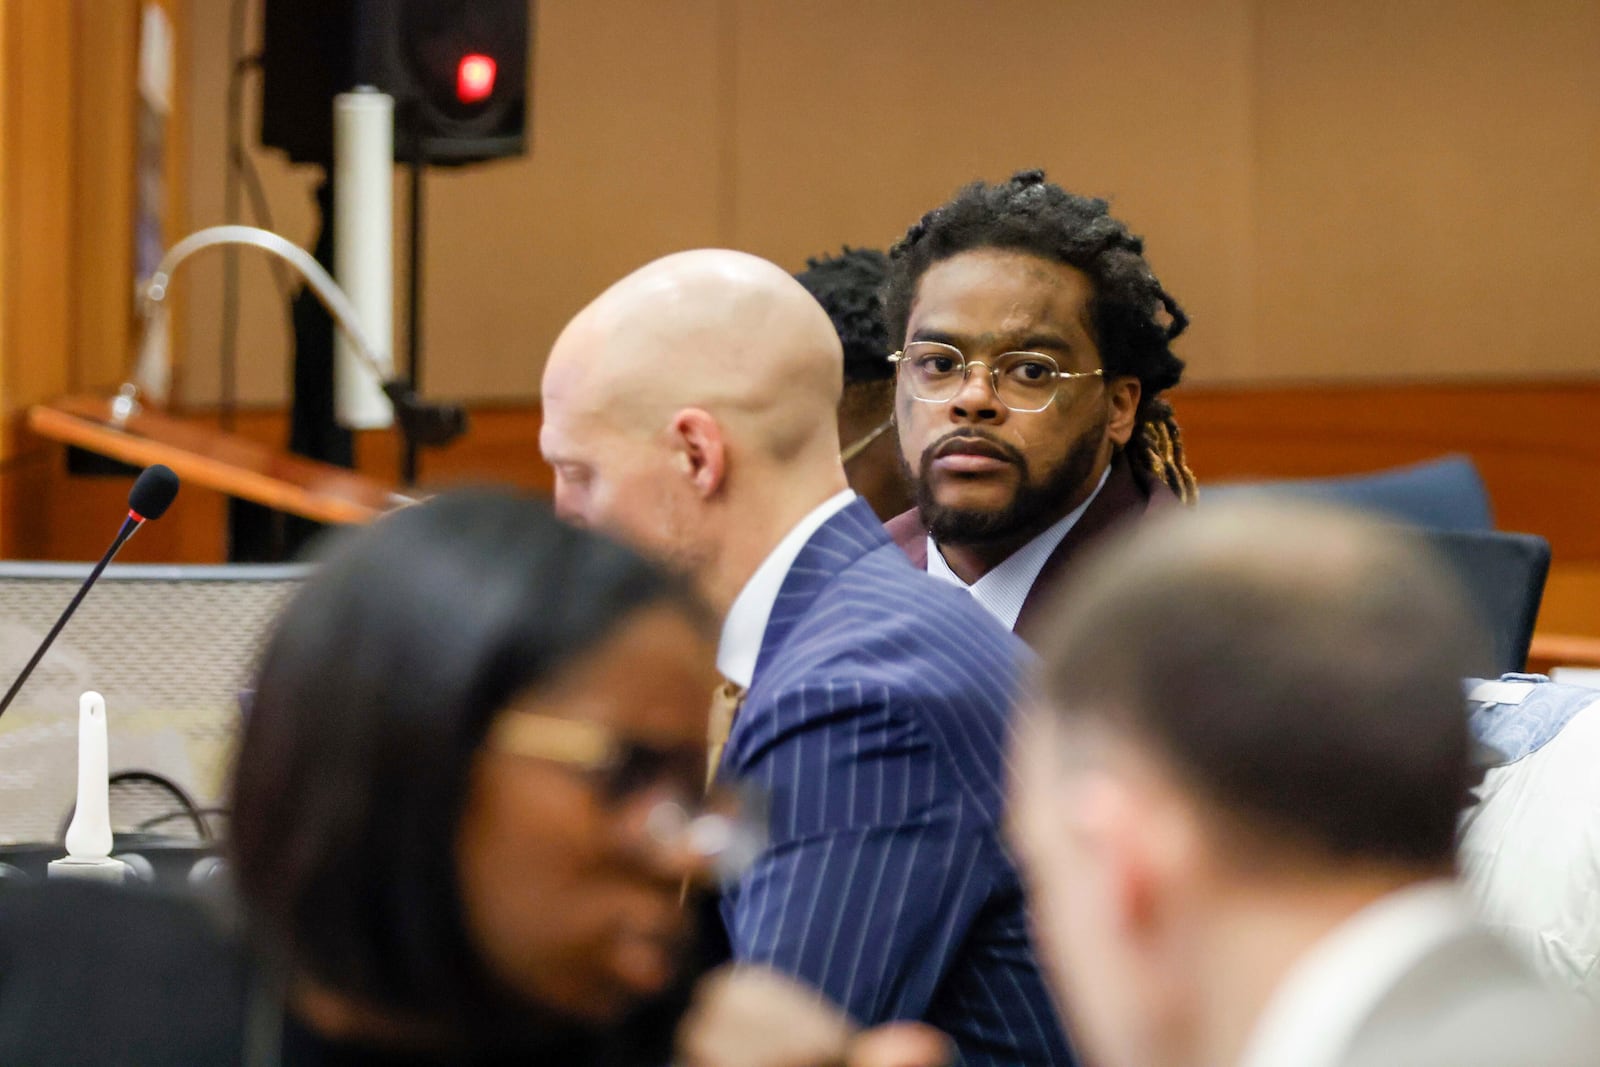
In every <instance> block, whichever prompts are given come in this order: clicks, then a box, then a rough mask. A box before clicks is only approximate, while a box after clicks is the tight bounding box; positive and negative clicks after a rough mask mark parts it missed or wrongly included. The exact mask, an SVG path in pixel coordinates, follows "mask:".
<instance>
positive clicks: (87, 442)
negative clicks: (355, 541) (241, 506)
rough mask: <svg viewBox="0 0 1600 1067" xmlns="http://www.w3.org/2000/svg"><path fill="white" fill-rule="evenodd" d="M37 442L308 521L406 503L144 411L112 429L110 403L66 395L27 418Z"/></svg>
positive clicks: (372, 484)
mask: <svg viewBox="0 0 1600 1067" xmlns="http://www.w3.org/2000/svg"><path fill="white" fill-rule="evenodd" d="M28 427H29V429H31V430H32V431H33V432H34V433H36V434H38V435H39V436H40V437H45V438H48V439H50V440H52V441H60V442H63V443H65V444H69V445H76V446H77V447H79V448H82V449H85V450H87V451H89V452H93V453H96V454H97V455H102V456H109V457H110V458H112V459H115V460H118V461H120V462H122V463H128V464H132V465H134V466H138V467H147V466H149V465H150V464H152V463H165V464H166V465H167V466H169V467H171V468H172V470H173V472H174V473H175V474H177V476H178V477H179V478H180V479H181V480H182V481H184V482H187V483H190V484H193V485H198V486H204V487H206V488H208V489H215V490H218V491H219V492H223V493H226V494H228V495H229V496H235V497H239V498H240V499H242V500H251V501H254V502H256V503H258V504H263V505H265V506H267V507H270V508H276V509H278V510H279V511H286V512H289V513H290V514H293V515H300V516H303V517H305V518H307V519H312V520H314V521H316V522H325V523H362V522H369V521H371V520H372V519H374V518H376V517H377V516H379V515H381V514H383V513H384V512H386V511H389V510H391V509H393V508H396V507H400V506H402V505H404V504H410V503H414V502H415V501H414V499H413V498H411V497H408V496H405V495H403V494H401V493H397V492H395V491H394V490H392V489H391V488H390V487H388V486H386V485H383V484H381V483H379V482H376V481H374V480H373V479H371V478H367V477H364V476H362V475H360V474H356V473H355V472H353V471H349V470H346V469H344V468H343V467H335V466H333V465H332V464H329V463H319V462H317V461H316V460H310V459H306V458H304V457H303V456H296V455H293V454H292V453H289V452H282V451H278V450H277V449H273V448H269V447H268V446H266V445H263V444H260V443H258V442H256V441H251V440H248V439H247V438H243V437H239V436H237V435H235V434H230V433H224V432H222V431H220V430H213V429H209V428H207V427H204V426H196V425H193V424H191V423H187V422H183V421H181V420H179V419H175V418H172V417H171V416H169V415H165V414H163V413H161V412H159V411H152V410H149V409H146V410H144V411H141V412H140V413H139V414H137V415H133V416H130V417H129V418H128V420H127V422H126V423H125V424H124V425H121V426H118V425H117V424H116V423H115V422H113V421H112V418H111V400H110V398H108V397H100V396H69V397H64V398H62V399H60V400H55V401H52V402H50V403H48V404H39V405H35V406H34V407H33V408H30V409H29V411H28Z"/></svg>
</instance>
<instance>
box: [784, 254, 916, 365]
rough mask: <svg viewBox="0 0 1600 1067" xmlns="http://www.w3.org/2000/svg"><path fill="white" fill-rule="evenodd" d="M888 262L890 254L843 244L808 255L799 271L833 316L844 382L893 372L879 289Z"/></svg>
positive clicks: (831, 316) (798, 279) (801, 282)
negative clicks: (837, 248)
mask: <svg viewBox="0 0 1600 1067" xmlns="http://www.w3.org/2000/svg"><path fill="white" fill-rule="evenodd" d="M888 267H889V258H888V257H887V256H885V255H884V254H883V253H882V252H880V251H878V250H877V249H875V248H851V247H850V246H849V245H845V246H844V251H842V252H840V253H839V254H838V255H837V256H819V257H814V258H811V259H807V260H806V269H805V270H803V271H801V272H800V273H799V274H796V275H795V280H796V281H798V282H799V283H800V284H801V285H803V286H805V287H806V291H807V292H809V293H810V294H811V295H812V296H814V297H816V300H817V303H819V304H821V305H822V309H823V310H824V311H826V312H827V313H828V318H830V319H832V320H833V328H834V331H835V332H837V333H838V335H839V343H840V344H842V345H843V346H844V381H845V384H846V385H854V384H855V383H857V382H881V381H887V380H888V379H890V378H892V377H894V364H893V363H890V362H889V330H888V327H887V326H886V325H885V324H884V320H883V300H882V295H881V292H880V290H881V289H882V287H883V280H884V276H885V274H886V272H887V271H888Z"/></svg>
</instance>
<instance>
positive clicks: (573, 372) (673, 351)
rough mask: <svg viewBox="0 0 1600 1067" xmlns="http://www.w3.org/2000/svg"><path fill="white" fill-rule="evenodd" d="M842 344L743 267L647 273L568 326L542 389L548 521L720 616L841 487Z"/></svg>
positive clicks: (679, 266) (765, 266)
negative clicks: (623, 553) (622, 543)
mask: <svg viewBox="0 0 1600 1067" xmlns="http://www.w3.org/2000/svg"><path fill="white" fill-rule="evenodd" d="M840 364H841V361H840V356H839V339H838V337H837V336H836V335H835V333H834V330H833V326H832V324H831V323H830V322H829V321H828V317H827V315H825V314H824V313H823V311H822V309H821V307H819V306H818V304H817V302H816V301H815V300H813V299H812V298H811V296H810V295H809V294H808V293H807V292H806V291H805V289H804V288H802V287H801V286H800V284H799V283H798V282H796V281H795V280H794V279H793V278H792V277H790V276H789V275H788V274H787V273H785V272H784V271H783V270H782V269H781V268H779V267H777V266H775V265H773V264H771V263H768V262H767V261H766V260H763V259H759V258H757V257H755V256H751V255H746V254H744V253H742V252H729V251H721V250H714V249H705V250H700V251H694V252H681V253H678V254H676V255H671V256H667V257H666V258H664V259H660V260H657V261H655V262H654V263H651V264H649V265H647V266H645V267H643V268H641V269H639V270H638V271H635V272H634V273H633V274H630V275H629V276H628V277H626V278H624V279H623V280H622V281H620V282H618V283H617V284H615V285H613V286H612V287H611V288H610V289H608V290H606V292H604V293H603V294H601V295H600V297H599V298H597V299H596V300H595V301H594V302H593V303H592V304H590V305H589V306H588V307H587V308H585V309H584V310H583V311H582V312H580V313H579V314H578V316H577V317H576V318H574V319H573V320H572V322H571V323H569V324H568V325H567V327H566V329H565V330H563V331H562V334H561V336H560V337H559V338H558V339H557V340H556V343H555V347H554V348H553V349H552V350H551V353H550V361H549V363H548V364H547V365H546V368H545V374H544V393H543V402H544V415H545V423H544V428H543V431H542V433H541V434H540V441H539V443H540V449H541V451H542V452H543V453H544V457H545V459H546V460H547V461H548V462H549V463H550V465H551V466H552V467H553V468H554V469H555V478H556V484H555V499H556V509H557V511H558V512H559V513H560V514H561V515H562V516H563V517H565V518H568V519H570V520H572V521H575V522H579V523H581V524H584V525H592V526H597V527H600V528H604V529H608V530H611V531H613V532H614V533H616V534H617V535H618V536H620V537H623V538H624V539H626V540H628V541H630V542H632V543H634V544H635V545H637V546H639V547H640V548H643V549H644V550H646V551H648V552H651V553H653V554H655V555H657V556H659V557H662V558H665V559H668V560H670V561H672V562H674V563H676V564H677V565H679V566H680V567H682V568H683V569H685V570H686V571H687V572H688V573H689V574H691V575H692V576H694V578H695V579H696V581H697V583H698V584H699V586H700V588H701V591H702V592H703V593H704V594H705V595H706V597H707V598H708V600H710V602H711V603H712V605H713V607H716V608H717V609H719V610H726V608H727V606H728V604H729V603H731V601H732V600H733V597H734V596H735V595H736V594H737V592H738V590H739V588H740V587H742V585H743V584H744V581H745V580H746V579H747V578H748V577H749V574H750V573H752V572H753V571H754V570H755V568H756V566H757V565H758V564H759V563H760V561H761V560H762V559H763V558H765V556H766V554H767V553H768V552H769V551H770V550H771V549H772V547H773V546H774V545H775V544H776V543H777V542H778V541H779V540H780V539H781V538H782V536H783V534H785V533H786V532H788V530H789V529H790V528H791V527H792V526H793V525H794V523H796V522H798V521H799V520H800V519H801V518H802V517H804V515H805V514H806V513H807V512H808V511H810V510H811V509H812V508H813V507H815V506H816V505H817V504H819V503H821V502H822V501H823V500H825V499H827V497H828V496H830V495H832V494H833V493H835V492H837V491H839V490H842V489H843V488H844V487H845V484H846V483H845V477H844V471H843V468H842V467H841V466H840V463H839V434H838V427H837V423H836V422H835V417H834V416H835V411H836V409H837V407H838V404H839V394H840V389H841V384H840V380H841V370H840Z"/></svg>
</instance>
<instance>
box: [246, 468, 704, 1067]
mask: <svg viewBox="0 0 1600 1067" xmlns="http://www.w3.org/2000/svg"><path fill="white" fill-rule="evenodd" d="M712 660H713V653H712V647H711V644H710V641H709V638H708V622H707V619H706V618H705V617H704V616H703V615H702V613H701V612H700V610H699V608H698V606H697V605H696V604H695V603H694V602H693V601H692V600H691V599H690V597H689V595H688V593H687V592H686V591H685V590H684V588H683V587H681V586H679V585H678V584H677V583H676V582H675V581H673V580H672V579H670V578H668V577H667V576H665V575H664V574H663V573H662V572H660V571H658V570H657V569H655V568H654V567H652V566H650V565H648V564H646V563H645V562H643V561H642V560H640V559H639V558H638V557H636V556H634V555H633V554H632V553H631V552H629V551H627V550H626V549H623V548H621V547H618V546H616V545H614V544H612V543H610V542H608V541H605V540H603V539H601V538H599V537H596V536H595V535H592V534H589V533H586V532H583V531H579V530H575V529H572V528H570V527H567V526H565V525H562V524H561V523H559V522H557V521H556V520H555V519H554V518H553V517H552V516H551V515H550V514H549V512H548V511H547V509H545V508H544V507H543V506H542V505H539V504H536V503H533V502H531V501H527V500H522V499H517V498H513V497H510V496H500V495H491V494H469V495H464V496H458V497H453V498H452V497H445V498H440V499H438V500H435V501H434V502H432V503H430V504H427V505H425V506H422V507H418V508H413V509H408V510H407V511H404V512H401V513H399V514H397V515H394V516H392V517H390V518H388V519H386V520H384V521H383V522H381V523H379V524H378V525H377V527H376V528H374V529H372V530H370V531H367V532H364V533H363V534H362V535H361V536H359V537H357V538H353V539H352V540H351V542H350V543H349V544H347V545H345V546H343V548H342V549H341V550H339V551H336V552H335V553H334V554H333V555H332V556H331V557H330V558H329V559H327V560H326V561H325V563H324V564H323V565H322V568H321V569H320V570H319V572H318V573H317V575H316V576H315V578H314V579H313V580H312V581H310V582H309V583H308V584H307V586H306V588H305V589H304V590H303V592H302V593H301V594H300V595H299V596H298V597H297V598H296V599H295V601H294V602H293V604H292V605H291V606H290V608H289V609H288V611H287V612H286V613H285V615H284V617H283V619H282V621H281V623H280V625H279V626H278V628H277V631H276V633H275V635H274V637H273V639H272V641H271V642H270V644H269V645H268V647H267V650H266V654H265V656H264V658H263V660H262V663H261V668H260V672H259V677H258V682H257V690H256V695H255V700H254V705H253V710H252V712H251V714H250V717H249V720H248V721H247V723H246V725H245V731H244V738H243V743H242V745H241V749H240V758H239V765H238V770H237V772H236V776H235V787H234V806H233V849H232V851H233V870H234V875H235V882H236V885H237V888H238V892H239V895H240V898H241V900H242V903H243V905H244V912H245V915H246V916H247V919H248V921H249V925H250V929H251V931H252V933H253V934H254V936H255V940H256V944H257V946H258V948H259V950H260V952H261V954H262V955H263V957H264V958H266V959H267V960H268V961H269V963H270V964H272V965H273V967H274V969H275V971H276V973H277V975H278V976H280V977H281V979H282V981H281V984H280V989H279V990H278V997H277V1000H276V1003H275V1004H274V1003H273V1002H272V1001H269V1002H268V1003H267V1004H265V1005H260V1004H258V1005H256V1006H255V1008H256V1010H257V1012H258V1013H259V1012H260V1011H261V1010H262V1009H264V1010H266V1011H267V1012H268V1013H269V1014H270V1012H271V1011H272V1010H273V1009H274V1007H276V1009H277V1010H279V1011H280V1012H281V1014H282V1016H283V1019H284V1020H285V1023H286V1025H285V1026H284V1027H283V1028H282V1032H283V1038H284V1041H285V1046H284V1050H283V1052H284V1058H285V1060H286V1062H291V1063H293V1062H299V1061H300V1060H301V1059H302V1058H308V1059H309V1060H310V1061H312V1062H317V1061H318V1054H321V1053H323V1052H325V1051H332V1050H337V1049H341V1048H344V1047H346V1046H348V1047H350V1048H358V1047H359V1048H364V1049H367V1050H391V1051H395V1050H404V1051H405V1052H407V1053H408V1054H410V1055H419V1054H421V1055H428V1054H435V1055H437V1056H439V1057H440V1058H448V1059H450V1060H451V1062H459V1060H460V1059H461V1058H462V1057H464V1056H469V1057H477V1056H494V1055H499V1054H506V1053H516V1054H518V1055H519V1057H520V1058H523V1060H524V1062H525V1057H526V1056H527V1054H528V1053H530V1052H535V1051H537V1052H543V1053H546V1054H555V1053H560V1054H561V1055H562V1056H563V1057H564V1058H563V1060H562V1062H572V1063H583V1062H599V1061H600V1060H604V1061H605V1062H612V1061H613V1059H616V1058H617V1057H622V1058H623V1059H622V1060H619V1061H618V1062H635V1061H636V1060H637V1062H649V1061H652V1060H654V1061H655V1062H660V1060H662V1059H665V1056H664V1054H661V1051H660V1050H664V1048H665V1042H666V1041H668V1040H670V1033H671V1028H670V1018H671V1017H672V1013H671V1012H670V1011H667V1012H666V1013H665V1014H666V1016H667V1020H668V1021H667V1024H665V1025H654V1026H651V1025H644V1026H637V1025H634V1024H633V1022H632V1021H630V1019H631V1016H630V1013H631V1012H633V1011H634V1009H636V1008H638V1007H639V1006H640V1005H641V1004H645V1003H647V1002H649V1001H651V1000H652V999H653V998H656V997H658V996H660V995H661V994H663V993H664V992H665V991H666V989H667V987H668V986H669V984H670V983H671V982H672V980H673V978H674V977H675V976H676V975H677V974H678V973H679V971H680V967H681V964H682V962H683V960H682V957H683V950H684V948H685V946H686V945H687V943H688V937H689V932H690V923H689V921H688V917H687V914H686V912H685V909H684V908H683V906H682V904H681V896H682V887H683V885H684V882H685V879H686V878H691V877H693V876H695V875H697V874H700V873H703V871H701V870H700V869H699V868H700V865H701V864H702V862H703V858H702V857H701V856H700V855H698V854H697V853H696V852H695V850H694V849H692V848H690V847H688V844H687V840H686V838H685V834H684V831H685V829H686V827H687V826H688V825H689V823H690V818H691V817H690V812H692V811H693V810H694V808H695V806H696V805H697V804H698V803H699V801H700V798H701V795H702V793H703V791H704V778H705V715H706V709H707V694H709V693H710V692H711V691H712V688H713V686H714V682H715V674H714V672H713V670H712V667H711V663H712ZM652 1041H654V1042H656V1043H657V1044H658V1045H659V1046H660V1049H651V1048H645V1047H643V1046H646V1045H650V1044H651V1042H652Z"/></svg>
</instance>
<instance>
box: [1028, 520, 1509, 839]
mask: <svg viewBox="0 0 1600 1067" xmlns="http://www.w3.org/2000/svg"><path fill="white" fill-rule="evenodd" d="M1056 597H1057V599H1055V600H1054V601H1053V602H1052V607H1051V611H1050V612H1048V613H1046V615H1044V616H1043V617H1044V618H1047V619H1049V620H1050V621H1049V622H1048V623H1047V624H1046V625H1045V626H1044V627H1043V628H1042V630H1041V632H1039V633H1037V634H1034V635H1032V636H1033V637H1034V639H1035V640H1034V644H1035V647H1036V648H1037V650H1038V652H1039V654H1040V658H1041V663H1042V669H1041V681H1042V684H1043V691H1044V692H1043V696H1044V701H1045V704H1046V705H1047V706H1048V707H1050V708H1051V709H1053V711H1054V713H1055V714H1058V715H1059V716H1061V717H1062V719H1063V720H1064V721H1067V722H1072V721H1081V720H1093V721H1098V722H1101V723H1104V724H1109V725H1110V726H1112V727H1113V728H1114V729H1117V730H1118V731H1120V732H1122V733H1124V734H1126V735H1128V736H1132V737H1134V738H1136V739H1137V743H1138V744H1140V745H1143V746H1146V747H1147V748H1148V749H1149V750H1152V751H1154V752H1156V753H1158V754H1159V756H1160V758H1161V759H1162V761H1163V762H1165V763H1166V765H1167V766H1169V767H1172V768H1175V770H1176V773H1177V777H1178V778H1179V780H1180V781H1182V782H1183V783H1185V785H1186V786H1187V787H1188V789H1189V790H1190V791H1191V792H1192V793H1193V794H1194V795H1196V796H1198V797H1201V798H1203V799H1204V800H1205V801H1206V808H1207V809H1208V810H1209V811H1211V812H1212V813H1216V814H1219V815H1221V816H1222V820H1221V824H1222V825H1223V826H1224V827H1226V828H1227V829H1229V830H1234V831H1242V832H1241V833H1239V834H1236V835H1234V836H1236V837H1237V839H1238V840H1240V841H1242V842H1244V843H1245V845H1246V847H1245V848H1244V849H1242V850H1241V849H1234V850H1232V851H1233V853H1234V854H1235V857H1236V858H1237V857H1239V856H1241V855H1246V854H1254V856H1255V857H1256V858H1257V859H1258V860H1259V859H1262V858H1266V859H1268V860H1269V862H1270V861H1271V860H1272V858H1273V857H1276V859H1277V860H1278V861H1280V862H1281V860H1282V859H1283V857H1285V856H1287V855H1305V856H1316V857H1320V858H1321V860H1322V862H1323V863H1324V864H1325V863H1326V861H1327V860H1328V859H1330V858H1331V859H1333V860H1334V861H1336V862H1339V863H1348V862H1352V861H1353V862H1366V863H1377V864H1381V865H1395V864H1398V865H1401V866H1407V867H1417V868H1428V869H1432V870H1442V869H1448V867H1449V865H1450V863H1451V858H1452V856H1453V854H1454V847H1455V832H1456V821H1457V815H1458V812H1459V810H1460V808H1461V807H1462V805H1463V803H1464V802H1465V800H1466V799H1467V790H1468V788H1469V787H1470V784H1471V783H1472V781H1473V780H1474V778H1475V775H1474V774H1473V771H1472V768H1471V759H1470V755H1471V744H1470V740H1469V737H1468V733H1467V724H1466V715H1465V712H1464V709H1463V704H1462V695H1461V679H1462V678H1463V677H1464V676H1465V675H1466V674H1467V672H1469V671H1470V670H1472V667H1473V665H1474V663H1476V662H1478V657H1479V656H1480V655H1481V650H1482V648H1483V647H1484V636H1483V634H1482V632H1481V631H1480V630H1479V629H1478V628H1477V626H1476V616H1475V615H1474V613H1473V611H1472V610H1471V608H1470V606H1469V602H1468V601H1467V599H1466V597H1465V595H1464V593H1463V592H1462V591H1461V589H1460V588H1459V586H1458V584H1457V582H1456V581H1455V579H1454V577H1453V575H1451V574H1450V573H1449V572H1448V571H1447V570H1446V569H1445V568H1444V567H1443V565H1442V564H1441V563H1440V562H1439V561H1438V560H1436V559H1434V558H1433V557H1432V556H1431V555H1430V554H1429V553H1428V552H1427V551H1426V548H1425V546H1424V544H1423V543H1422V542H1421V541H1420V540H1417V539H1413V538H1408V537H1407V536H1406V535H1404V534H1403V533H1401V532H1398V531H1394V530H1380V529H1378V528H1377V527H1375V526H1373V525H1371V524H1370V523H1367V522H1364V521H1361V522H1358V521H1357V520H1353V519H1351V518H1349V517H1348V516H1346V515H1343V514H1341V513H1338V512H1335V511H1331V510H1329V509H1321V508H1315V509H1314V508H1308V507H1304V506H1302V507H1299V508H1287V507H1285V506H1283V505H1277V506H1274V507H1269V506H1265V505H1261V504H1255V505H1249V506H1242V505H1238V504H1231V503H1230V504H1223V505H1218V506H1216V507H1214V508H1206V509H1203V510H1201V511H1198V512H1183V513H1178V514H1176V515H1169V516H1164V517H1162V518H1159V519H1155V520H1149V521H1147V522H1145V523H1144V524H1142V525H1140V526H1139V527H1138V528H1137V529H1135V530H1133V531H1131V532H1130V535H1129V537H1128V538H1126V539H1107V540H1106V542H1105V543H1104V545H1103V546H1102V547H1101V548H1100V549H1099V550H1097V551H1096V552H1095V553H1093V554H1091V556H1089V557H1087V558H1086V559H1084V560H1083V561H1080V563H1079V564H1077V565H1075V570H1074V572H1073V574H1072V576H1071V579H1070V580H1069V581H1067V582H1065V583H1064V584H1063V587H1062V589H1061V590H1060V591H1059V592H1058V593H1057V594H1056Z"/></svg>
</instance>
